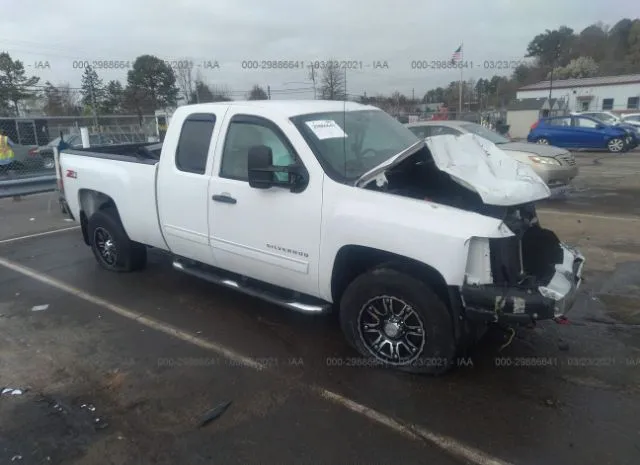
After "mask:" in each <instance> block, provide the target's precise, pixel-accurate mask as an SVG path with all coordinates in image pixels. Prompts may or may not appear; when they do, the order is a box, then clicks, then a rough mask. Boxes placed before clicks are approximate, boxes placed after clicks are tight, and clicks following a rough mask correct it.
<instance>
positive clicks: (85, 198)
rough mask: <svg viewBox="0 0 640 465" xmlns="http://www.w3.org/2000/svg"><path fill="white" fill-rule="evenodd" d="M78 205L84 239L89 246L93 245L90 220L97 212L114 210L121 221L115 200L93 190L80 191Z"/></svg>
mask: <svg viewBox="0 0 640 465" xmlns="http://www.w3.org/2000/svg"><path fill="white" fill-rule="evenodd" d="M78 205H80V227H81V230H82V238H83V239H84V242H85V244H87V245H91V238H90V237H89V232H88V224H89V218H91V216H92V215H93V214H94V213H95V212H97V211H100V210H106V209H107V208H113V209H114V210H115V212H116V214H117V215H118V220H120V217H119V214H118V207H117V205H116V202H115V200H113V198H112V197H111V196H109V195H107V194H104V193H103V192H99V191H96V190H92V189H80V190H79V191H78Z"/></svg>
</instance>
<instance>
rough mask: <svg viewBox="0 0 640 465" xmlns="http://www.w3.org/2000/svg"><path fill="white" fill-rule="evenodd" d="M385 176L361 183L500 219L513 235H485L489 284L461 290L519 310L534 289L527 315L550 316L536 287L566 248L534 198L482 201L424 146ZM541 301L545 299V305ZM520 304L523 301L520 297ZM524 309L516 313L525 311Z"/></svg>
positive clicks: (550, 307) (483, 302) (481, 303)
mask: <svg viewBox="0 0 640 465" xmlns="http://www.w3.org/2000/svg"><path fill="white" fill-rule="evenodd" d="M384 181H385V182H371V183H369V184H368V185H367V186H366V187H365V188H367V189H372V190H378V191H382V192H387V193H389V194H395V195H401V196H405V197H410V198H414V199H420V200H425V201H431V202H435V203H438V204H442V205H448V206H451V207H455V208H459V209H463V210H467V211H471V212H475V213H479V214H482V215H486V216H491V217H494V218H497V219H500V220H502V222H503V223H504V224H505V225H506V226H507V227H508V228H509V229H510V230H511V231H512V232H513V233H514V236H511V237H504V238H492V239H488V242H489V257H490V259H489V262H490V269H491V276H492V280H491V281H492V284H491V285H470V286H469V287H468V288H466V290H465V292H467V293H468V294H470V295H471V297H470V298H469V300H470V301H472V300H473V299H477V300H476V301H477V303H478V307H479V308H483V309H486V308H487V305H489V307H492V306H493V299H494V298H499V299H502V301H503V304H502V305H503V306H504V305H505V303H507V302H510V303H509V304H508V305H506V307H505V308H503V309H502V310H504V311H507V312H509V311H511V312H514V313H518V312H517V311H516V310H517V305H519V304H516V302H519V301H520V300H521V301H522V302H525V300H527V299H529V301H530V298H529V297H528V296H531V295H533V296H534V297H535V298H536V299H538V300H539V301H540V302H538V303H536V304H535V305H532V304H530V305H532V308H536V310H535V313H531V314H530V315H534V316H533V317H532V318H533V319H538V318H551V317H553V315H554V314H555V313H556V309H555V307H554V305H555V304H554V303H553V302H552V300H548V301H547V300H545V299H546V297H545V296H541V295H540V293H539V292H538V291H539V288H544V287H545V286H547V285H549V284H550V283H551V282H552V280H553V279H554V277H555V276H556V274H557V271H558V266H562V265H563V262H564V260H565V254H566V252H565V251H566V248H565V247H564V246H563V245H562V243H561V242H560V240H559V238H558V237H557V236H556V234H555V233H554V232H552V231H550V230H548V229H544V228H542V227H541V226H540V224H539V221H538V217H537V214H536V209H535V203H533V202H531V203H525V204H519V205H512V206H503V205H489V204H486V203H485V202H483V200H482V198H481V197H480V195H479V194H478V193H476V192H474V191H473V190H471V189H469V188H467V187H464V186H463V185H462V183H460V182H458V181H456V180H454V179H453V178H452V176H450V175H449V174H448V173H445V172H443V171H442V170H440V169H439V168H438V166H437V164H436V163H435V162H434V160H433V158H432V156H431V153H430V151H429V149H428V147H424V148H422V149H421V150H419V151H418V152H416V153H415V154H413V155H412V156H410V157H408V158H406V159H405V160H403V161H402V162H400V163H398V164H397V165H395V166H393V167H391V168H389V169H388V170H387V171H386V172H385V174H384ZM569 266H571V267H572V266H573V264H569ZM572 284H574V283H572ZM532 293H534V294H532ZM514 299H515V300H514ZM518 299H520V300H518ZM543 301H544V302H546V303H545V304H544V305H543V304H542V302H543ZM550 302H551V303H550ZM471 305H472V306H473V303H471ZM524 306H525V303H522V307H523V308H524ZM541 308H545V309H546V315H543V311H542V310H541ZM484 312H486V310H483V313H484ZM523 313H524V311H523ZM528 314H529V312H527V313H525V314H523V315H520V316H523V317H527V316H528ZM496 315H497V313H496ZM492 316H495V315H493V314H492Z"/></svg>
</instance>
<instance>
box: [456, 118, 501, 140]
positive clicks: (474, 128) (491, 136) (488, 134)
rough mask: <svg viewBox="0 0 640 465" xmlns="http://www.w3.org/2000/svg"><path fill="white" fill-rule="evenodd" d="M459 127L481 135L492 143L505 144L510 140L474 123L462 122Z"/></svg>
mask: <svg viewBox="0 0 640 465" xmlns="http://www.w3.org/2000/svg"><path fill="white" fill-rule="evenodd" d="M460 127H461V128H463V129H465V130H467V131H469V132H470V133H472V134H475V135H477V136H480V137H482V138H483V139H487V140H489V141H490V142H493V143H494V144H506V143H507V142H511V141H510V140H509V139H507V138H506V137H503V136H501V135H500V134H498V133H497V132H494V131H492V130H491V129H487V128H485V127H484V126H481V125H479V124H475V123H464V124H461V125H460Z"/></svg>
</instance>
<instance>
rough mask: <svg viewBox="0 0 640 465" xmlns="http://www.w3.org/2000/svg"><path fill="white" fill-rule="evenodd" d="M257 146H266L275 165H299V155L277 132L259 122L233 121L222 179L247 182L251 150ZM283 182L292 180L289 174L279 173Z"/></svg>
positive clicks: (225, 153)
mask: <svg viewBox="0 0 640 465" xmlns="http://www.w3.org/2000/svg"><path fill="white" fill-rule="evenodd" d="M254 145H266V146H267V147H269V148H270V149H271V153H272V154H273V164H274V166H289V165H291V164H293V163H295V155H294V154H293V153H292V151H291V150H290V149H289V146H288V144H286V143H285V141H284V140H283V139H282V138H281V136H280V135H279V134H277V133H276V132H275V131H274V130H273V129H271V128H269V127H267V126H263V125H261V124H258V123H249V122H243V121H242V122H241V121H237V122H234V121H232V122H231V124H230V125H229V130H228V131H227V138H226V141H225V144H224V151H223V153H222V163H221V166H220V177H222V178H230V179H237V180H240V181H247V180H248V179H249V174H248V169H247V166H248V158H249V149H250V148H251V147H253V146H254ZM275 176H276V178H277V179H278V180H279V181H286V180H287V179H288V174H287V173H275Z"/></svg>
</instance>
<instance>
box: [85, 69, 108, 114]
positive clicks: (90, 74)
mask: <svg viewBox="0 0 640 465" xmlns="http://www.w3.org/2000/svg"><path fill="white" fill-rule="evenodd" d="M81 82H82V83H81V84H80V87H81V90H80V95H81V96H82V105H83V106H84V107H85V108H89V109H90V110H93V109H94V108H95V109H96V111H97V110H98V109H99V108H101V107H102V102H103V101H104V85H103V83H102V79H100V77H99V76H98V73H97V72H96V71H95V70H94V69H93V68H92V67H91V66H87V67H86V68H85V70H84V73H83V74H82V81H81Z"/></svg>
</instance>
